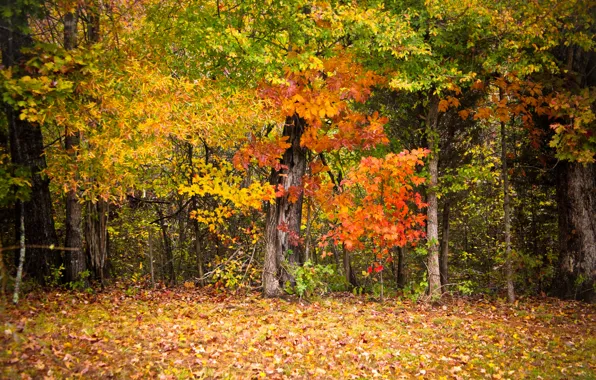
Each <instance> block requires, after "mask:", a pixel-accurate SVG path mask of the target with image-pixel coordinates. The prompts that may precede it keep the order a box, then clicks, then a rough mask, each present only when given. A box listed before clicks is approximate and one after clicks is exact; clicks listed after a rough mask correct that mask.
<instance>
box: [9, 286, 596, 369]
mask: <svg viewBox="0 0 596 380" xmlns="http://www.w3.org/2000/svg"><path fill="white" fill-rule="evenodd" d="M133 293H134V292H132V293H131V292H130V291H128V292H126V291H124V290H123V289H112V290H109V291H105V292H101V293H98V294H95V295H87V294H75V293H69V292H51V293H37V294H30V295H28V296H27V297H26V298H25V299H24V300H22V302H21V303H20V304H19V306H18V307H14V306H12V305H7V304H6V303H3V304H0V327H1V330H0V378H21V377H22V378H29V377H31V378H103V377H116V378H133V379H134V378H137V379H144V378H159V379H170V378H182V379H185V378H243V379H246V378H270V379H275V378H309V379H310V378H338V379H339V378H341V379H350V378H376V377H380V378H412V377H415V376H418V377H421V378H431V379H434V378H450V379H451V378H464V379H465V378H527V377H529V378H544V379H554V378H586V379H594V378H596V306H590V305H586V304H581V303H575V302H564V301H559V300H555V299H546V298H545V299H530V300H528V299H523V300H521V301H519V302H518V303H517V304H515V305H509V304H507V303H505V302H504V301H502V300H490V301H489V300H483V299H467V300H466V299H457V298H456V299H449V300H447V301H445V302H443V304H439V305H434V306H430V305H420V304H413V303H410V302H409V301H400V300H397V299H387V300H385V301H384V302H383V303H379V302H375V301H372V300H368V299H367V298H365V297H362V296H359V297H356V296H352V295H349V294H341V295H335V296H331V297H328V298H321V299H317V300H311V301H310V302H304V301H299V300H289V301H288V300H270V299H263V298H261V297H260V296H259V295H258V294H256V293H255V294H249V295H243V296H232V295H227V294H217V293H208V292H205V291H199V290H195V289H179V290H169V291H168V290H158V291H147V290H138V292H136V294H133Z"/></svg>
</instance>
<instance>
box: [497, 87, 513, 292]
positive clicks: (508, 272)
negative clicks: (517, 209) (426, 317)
mask: <svg viewBox="0 0 596 380" xmlns="http://www.w3.org/2000/svg"><path fill="white" fill-rule="evenodd" d="M502 97H503V94H502V92H501V90H499V98H502ZM501 177H502V180H503V213H504V221H503V223H504V230H505V278H506V280H507V300H508V301H509V302H510V303H513V302H515V288H514V286H513V267H512V262H511V261H512V257H511V210H510V205H509V173H507V131H506V128H505V123H504V122H501Z"/></svg>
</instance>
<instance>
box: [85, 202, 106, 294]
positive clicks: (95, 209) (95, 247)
mask: <svg viewBox="0 0 596 380" xmlns="http://www.w3.org/2000/svg"><path fill="white" fill-rule="evenodd" d="M108 211H109V210H108V203H107V202H105V201H103V200H99V201H97V202H96V203H92V202H90V201H88V202H87V213H86V216H85V241H86V243H87V260H88V264H89V269H91V270H92V271H93V274H94V277H95V278H96V279H97V280H99V282H100V283H101V285H102V286H103V285H104V281H105V279H106V275H107V265H108Z"/></svg>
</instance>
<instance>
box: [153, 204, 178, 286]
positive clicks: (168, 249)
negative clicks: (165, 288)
mask: <svg viewBox="0 0 596 380" xmlns="http://www.w3.org/2000/svg"><path fill="white" fill-rule="evenodd" d="M156 208H157V215H158V217H159V227H160V228H161V236H162V239H163V247H164V251H165V254H166V263H165V267H166V272H167V276H168V281H169V282H170V285H175V284H176V272H175V270H174V251H173V249H172V240H171V239H170V235H169V234H168V226H167V225H166V223H165V219H164V216H163V213H162V212H161V209H160V208H159V207H156Z"/></svg>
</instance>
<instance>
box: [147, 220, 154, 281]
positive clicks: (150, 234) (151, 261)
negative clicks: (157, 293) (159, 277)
mask: <svg viewBox="0 0 596 380" xmlns="http://www.w3.org/2000/svg"><path fill="white" fill-rule="evenodd" d="M148 239H149V241H148V245H149V270H150V271H151V287H152V288H153V289H155V271H154V270H153V242H152V241H151V240H152V233H151V227H149V237H148Z"/></svg>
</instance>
